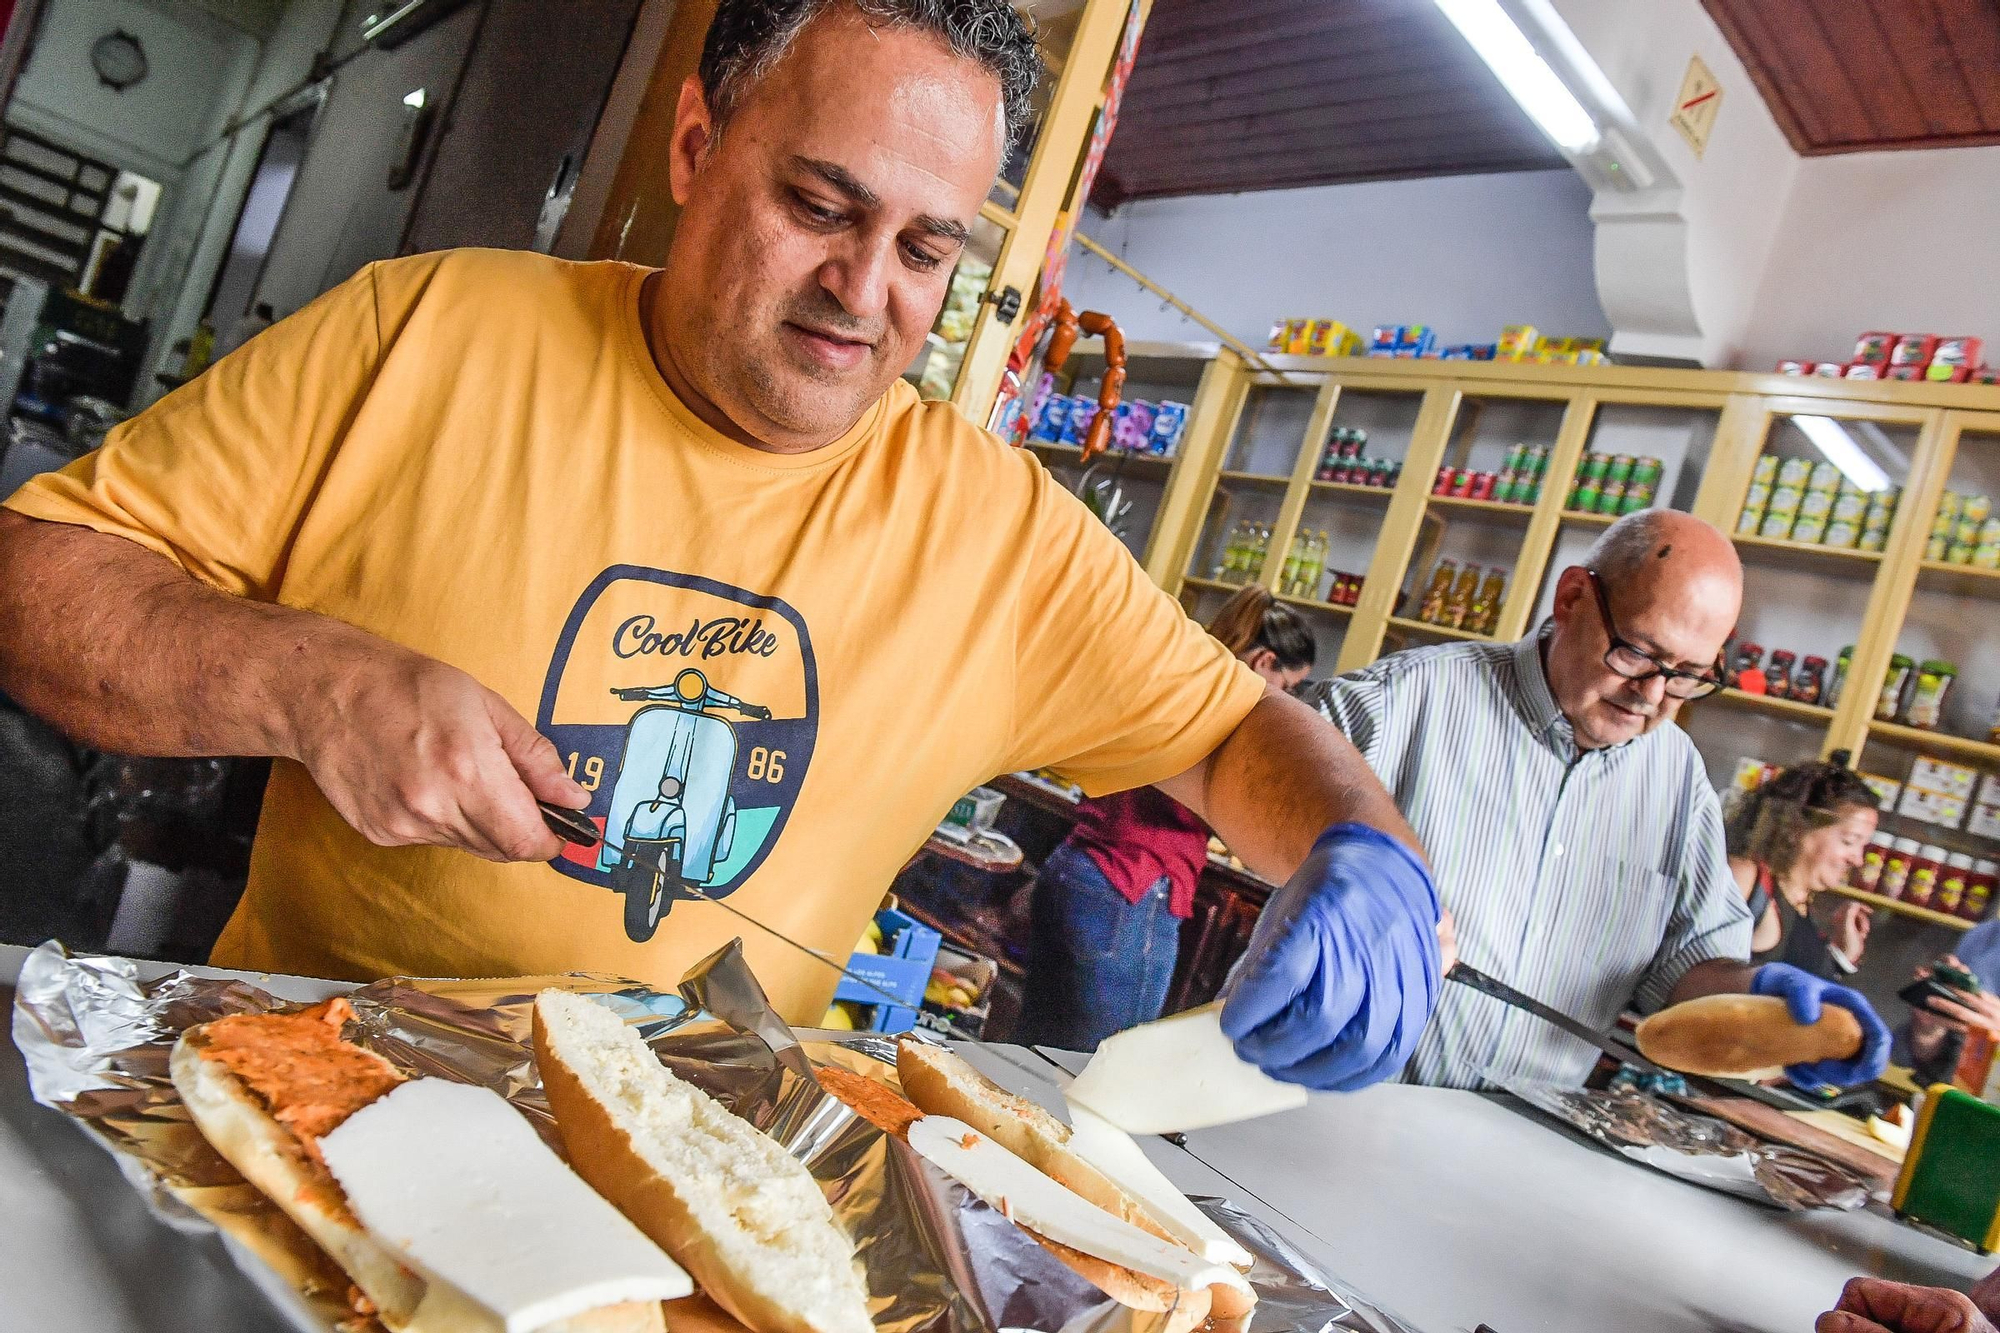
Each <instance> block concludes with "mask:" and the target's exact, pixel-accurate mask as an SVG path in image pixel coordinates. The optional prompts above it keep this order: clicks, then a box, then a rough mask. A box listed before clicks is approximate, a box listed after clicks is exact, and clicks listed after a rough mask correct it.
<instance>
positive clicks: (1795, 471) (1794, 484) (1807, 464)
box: [1778, 458, 1812, 491]
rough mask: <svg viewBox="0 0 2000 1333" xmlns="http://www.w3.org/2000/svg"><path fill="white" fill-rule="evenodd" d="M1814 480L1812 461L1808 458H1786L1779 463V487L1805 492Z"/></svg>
mask: <svg viewBox="0 0 2000 1333" xmlns="http://www.w3.org/2000/svg"><path fill="white" fill-rule="evenodd" d="M1811 480H1812V460H1811V459H1808V458H1785V459H1780V460H1779V462H1778V485H1779V486H1787V487H1790V488H1791V489H1792V490H1795V491H1803V490H1804V489H1805V488H1806V484H1807V483H1808V482H1810V481H1811Z"/></svg>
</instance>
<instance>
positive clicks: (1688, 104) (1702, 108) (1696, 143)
mask: <svg viewBox="0 0 2000 1333" xmlns="http://www.w3.org/2000/svg"><path fill="white" fill-rule="evenodd" d="M1721 109H1722V85H1721V84H1719V83H1717V82H1716V81H1715V75H1714V74H1712V73H1710V72H1709V68H1708V66H1707V65H1705V64H1703V63H1702V59H1701V57H1700V56H1694V57H1692V58H1691V59H1689V61H1688V68H1687V74H1686V75H1685V76H1683V77H1682V79H1681V91H1680V95H1679V96H1677V97H1676V98H1674V114H1673V115H1672V116H1670V117H1668V119H1669V120H1671V121H1672V122H1673V126H1674V128H1675V129H1677V130H1679V131H1680V132H1681V138H1683V139H1686V140H1687V145H1688V147H1690V148H1692V149H1694V155H1695V156H1696V157H1700V156H1701V155H1702V153H1703V152H1704V151H1706V150H1707V148H1708V136H1709V135H1710V134H1712V133H1714V132H1715V113H1716V112H1717V111H1719V110H1721Z"/></svg>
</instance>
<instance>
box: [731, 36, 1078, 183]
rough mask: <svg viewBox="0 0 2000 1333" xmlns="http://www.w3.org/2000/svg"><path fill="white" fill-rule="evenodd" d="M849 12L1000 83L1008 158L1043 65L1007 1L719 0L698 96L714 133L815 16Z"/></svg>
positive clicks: (1030, 106) (1032, 39)
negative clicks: (970, 64) (937, 44)
mask: <svg viewBox="0 0 2000 1333" xmlns="http://www.w3.org/2000/svg"><path fill="white" fill-rule="evenodd" d="M837 6H849V7H851V8H853V9H854V10H856V11H858V12H859V13H860V14H861V15H862V17H864V18H865V19H867V20H868V21H869V22H870V23H873V24H877V25H880V26H883V27H903V28H915V29H917V30H918V31H921V32H927V33H930V34H931V35H932V36H934V37H936V38H938V39H939V40H940V41H942V42H943V43H944V44H945V45H946V46H949V47H950V48H951V49H952V51H953V52H954V53H956V54H957V55H959V56H962V57H964V58H965V59H967V60H976V61H978V62H979V63H980V64H981V65H983V66H985V67H986V69H987V71H988V72H989V73H991V74H992V75H993V77H994V78H996V79H998V80H999V81H1000V94H1001V104H1002V106H1003V107H1004V109H1005V113H1006V121H1007V143H1006V145H1005V147H1006V148H1007V149H1008V150H1011V149H1012V148H1013V146H1014V144H1015V142H1016V141H1017V140H1018V139H1019V137H1020V134H1021V130H1022V128H1023V127H1024V126H1025V125H1026V124H1027V123H1028V118H1029V116H1031V115H1032V114H1033V110H1034V108H1033V103H1032V100H1031V99H1032V97H1033V95H1034V91H1035V81H1036V80H1037V79H1038V78H1039V77H1041V72H1042V59H1041V56H1040V55H1039V54H1037V52H1036V51H1035V34H1034V32H1033V30H1032V29H1031V28H1030V27H1029V26H1028V23H1027V21H1026V20H1025V19H1023V18H1022V17H1021V15H1020V14H1019V13H1017V12H1016V11H1015V9H1014V7H1013V6H1012V5H1010V4H1008V3H1007V0H722V3H721V4H720V5H718V6H716V10H715V20H714V22H712V23H710V24H709V26H708V37H707V40H706V41H704V42H703V43H702V49H701V65H700V69H699V72H700V75H701V88H702V92H703V94H704V95H705V96H706V97H707V98H708V107H709V111H710V113H711V114H712V115H713V116H714V117H715V123H716V125H717V126H720V125H722V124H723V123H724V122H725V121H727V120H728V119H729V116H730V113H731V112H733V111H735V110H736V108H737V107H739V106H740V105H742V102H743V98H744V97H745V95H747V94H748V93H749V91H750V89H752V88H753V87H755V86H756V85H757V83H758V81H759V80H761V79H762V78H763V77H764V76H765V75H766V74H768V73H770V72H771V68H772V67H773V66H774V65H776V64H777V63H778V61H779V60H781V59H783V58H784V54H785V52H786V51H788V50H790V49H791V45H792V43H793V41H795V40H796V39H797V38H798V35H799V34H800V33H801V32H803V31H804V30H805V27H806V25H807V24H809V23H811V22H812V21H813V20H814V19H816V18H818V17H819V16H820V15H822V14H824V13H826V12H827V11H828V10H831V9H833V8H835V7H837Z"/></svg>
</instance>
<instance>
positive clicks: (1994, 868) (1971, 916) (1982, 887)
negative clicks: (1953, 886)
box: [1958, 860, 2000, 921]
mask: <svg viewBox="0 0 2000 1333" xmlns="http://www.w3.org/2000/svg"><path fill="white" fill-rule="evenodd" d="M1996 888H2000V865H1996V864H1995V863H1993V862H1992V861H1985V860H1980V861H1974V862H1973V863H1972V878H1971V879H1969V880H1967V881H1966V883H1965V901H1964V902H1962V903H1960V904H1959V905H1958V914H1959V915H1960V916H1962V917H1964V918H1965V919H1966V920H1967V921H1983V920H1984V919H1985V918H1986V908H1987V906H1988V905H1989V904H1990V903H1992V901H1993V891H1994V890H1995V889H1996Z"/></svg>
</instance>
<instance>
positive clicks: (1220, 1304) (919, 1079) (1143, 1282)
mask: <svg viewBox="0 0 2000 1333" xmlns="http://www.w3.org/2000/svg"><path fill="white" fill-rule="evenodd" d="M896 1077H897V1079H898V1080H899V1081H900V1082H901V1083H902V1085H903V1091H904V1092H905V1093H906V1094H908V1096H909V1098H910V1100H911V1101H913V1102H915V1103H916V1104H917V1106H918V1108H919V1109H921V1110H922V1111H923V1112H924V1113H925V1114H927V1115H943V1116H950V1117H952V1118H953V1119H955V1120H963V1121H964V1122H965V1123H966V1124H968V1125H970V1126H972V1127H973V1128H974V1129H976V1130H979V1131H980V1132H981V1133H983V1134H985V1135H986V1136H987V1137H988V1138H990V1139H992V1140H993V1141H994V1142H995V1143H998V1144H999V1145H1000V1146H1001V1147H1003V1148H1005V1149H1007V1150H1008V1151H1009V1152H1011V1153H1013V1154H1014V1155H1015V1156H1016V1157H1019V1158H1021V1159H1022V1160H1023V1161H1026V1162H1027V1163H1028V1164H1029V1165H1030V1166H1033V1167H1035V1168H1036V1169H1037V1170H1039V1171H1040V1172H1041V1173H1042V1174H1043V1175H1045V1176H1048V1177H1049V1178H1050V1179H1052V1180H1054V1181H1056V1182H1057V1183H1059V1184H1061V1185H1065V1186H1067V1187H1068V1188H1069V1189H1070V1190H1072V1191H1073V1192H1075V1193H1076V1194H1079V1195H1081V1196H1082V1197H1083V1198H1084V1199H1085V1200H1087V1201H1088V1202H1090V1203H1093V1204H1095V1205H1097V1206H1098V1207H1099V1208H1102V1209H1103V1210H1104V1211H1106V1212H1107V1213H1110V1214H1111V1215H1112V1216H1114V1217H1117V1218H1120V1219H1122V1220H1123V1221H1126V1222H1130V1223H1131V1224H1132V1225H1133V1226H1136V1227H1138V1228H1140V1229H1141V1230H1143V1231H1146V1232H1148V1233H1150V1234H1152V1235H1154V1236H1157V1237H1159V1238H1160V1239H1161V1240H1164V1241H1168V1242H1171V1243H1172V1244H1175V1245H1180V1244H1181V1241H1180V1239H1179V1238H1178V1237H1176V1236H1175V1235H1173V1234H1172V1233H1171V1232H1170V1231H1168V1230H1167V1229H1166V1228H1165V1227H1163V1226H1161V1225H1160V1223H1159V1222H1158V1221H1157V1220H1156V1219H1155V1218H1154V1217H1153V1215H1152V1214H1151V1213H1150V1212H1148V1211H1147V1210H1146V1208H1145V1207H1144V1206H1143V1205H1142V1204H1140V1203H1139V1201H1138V1200H1136V1199H1134V1198H1133V1197H1132V1196H1131V1195H1129V1194H1127V1193H1126V1192H1125V1191H1124V1190H1122V1189H1120V1188H1118V1186H1117V1185H1115V1184H1113V1183H1112V1181H1111V1180H1110V1179H1109V1178H1108V1177H1107V1176H1105V1175H1104V1173H1103V1172H1101V1171H1099V1170H1098V1169H1097V1168H1096V1167H1094V1166H1092V1165H1091V1164H1090V1163H1088V1162H1086V1161H1084V1160H1083V1159H1082V1158H1081V1157H1078V1156H1077V1155H1076V1154H1075V1153H1073V1152H1071V1151H1070V1149H1069V1146H1068V1143H1069V1128H1068V1127H1067V1126H1066V1125H1064V1124H1063V1123H1062V1122H1061V1121H1060V1120H1057V1119H1056V1118H1055V1117H1054V1116H1052V1115H1050V1114H1049V1113H1048V1112H1047V1111H1044V1110H1043V1109H1042V1108H1041V1107H1039V1106H1037V1105H1035V1104H1034V1103H1033V1102H1031V1101H1029V1100H1027V1099H1026V1098H1025V1097H1017V1096H1015V1095H1014V1094H1013V1093H1011V1092H1008V1091H1007V1090H1006V1089H1005V1088H1003V1087H1001V1086H1000V1085H999V1084H997V1083H995V1082H994V1081H993V1080H991V1079H989V1078H987V1077H986V1076H985V1075H984V1074H982V1073H980V1072H979V1071H978V1070H976V1069H974V1068H973V1067H972V1066H971V1065H969V1064H967V1063H966V1062H965V1061H963V1060H961V1059H960V1058H959V1057H958V1056H956V1055H954V1054H952V1053H951V1052H950V1051H949V1050H946V1049H945V1048H944V1047H942V1046H937V1045H933V1044H931V1043H929V1042H923V1041H915V1040H911V1039H908V1038H905V1039H904V1040H902V1041H900V1042H898V1043H897V1044H896ZM1028 1234H1029V1235H1034V1233H1033V1232H1032V1231H1030V1232H1029V1233H1028ZM1035 1239H1036V1240H1038V1241H1041V1243H1042V1244H1043V1245H1044V1246H1046V1247H1047V1248H1048V1250H1049V1251H1050V1253H1052V1254H1054V1255H1055V1256H1056V1257H1057V1258H1059V1259H1061V1260H1062V1261H1063V1262H1064V1263H1066V1264H1068V1265H1069V1266H1070V1267H1071V1268H1073V1269H1075V1270H1076V1271H1077V1273H1078V1274H1079V1275H1081V1276H1082V1277H1084V1278H1087V1279H1089V1280H1090V1281H1091V1282H1093V1283H1095V1284H1096V1285H1097V1286H1099V1287H1100V1288H1102V1289H1103V1290H1104V1291H1105V1292H1106V1293H1107V1294H1109V1295H1110V1296H1111V1297H1113V1298H1114V1299H1116V1300H1117V1301H1118V1302H1119V1303H1120V1304H1123V1305H1129V1306H1131V1307H1132V1308H1134V1309H1136V1310H1151V1311H1159V1310H1172V1311H1174V1318H1173V1319H1172V1321H1171V1322H1170V1327H1171V1328H1173V1329H1180V1328H1183V1327H1186V1328H1193V1327H1196V1326H1198V1325H1200V1324H1201V1323H1203V1322H1204V1321H1205V1320H1207V1319H1208V1317H1209V1316H1210V1315H1213V1316H1214V1317H1215V1318H1217V1319H1233V1318H1237V1317H1239V1316H1241V1315H1242V1314H1245V1313H1247V1312H1248V1311H1249V1310H1250V1308H1251V1307H1252V1306H1254V1305H1255V1304H1256V1299H1257V1298H1256V1295H1255V1293H1254V1292H1253V1293H1246V1292H1243V1291H1241V1290H1239V1289H1237V1288H1234V1287H1230V1286H1226V1285H1223V1284H1220V1283H1218V1284H1216V1285H1214V1286H1210V1287H1208V1288H1205V1289H1204V1290H1202V1291H1194V1292H1188V1291H1182V1290H1181V1289H1180V1288H1178V1287H1175V1286H1174V1285H1173V1284H1171V1283H1169V1282H1166V1281H1164V1280H1162V1279H1159V1278H1155V1277H1151V1276H1148V1275H1146V1274H1142V1273H1135V1272H1133V1271H1131V1270H1130V1269H1128V1268H1122V1267H1119V1266H1118V1265H1116V1264H1112V1263H1108V1262H1106V1261H1105V1260H1102V1259H1099V1258H1096V1257H1095V1256H1093V1255H1087V1254H1083V1253H1080V1252H1079V1251H1076V1250H1072V1249H1069V1248H1068V1247H1066V1246H1062V1245H1057V1244H1055V1243H1053V1242H1051V1241H1048V1240H1045V1239H1043V1238H1042V1237H1040V1236H1036V1237H1035ZM1184 1319H1185V1320H1187V1321H1188V1322H1186V1323H1184V1322H1183V1320H1184Z"/></svg>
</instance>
